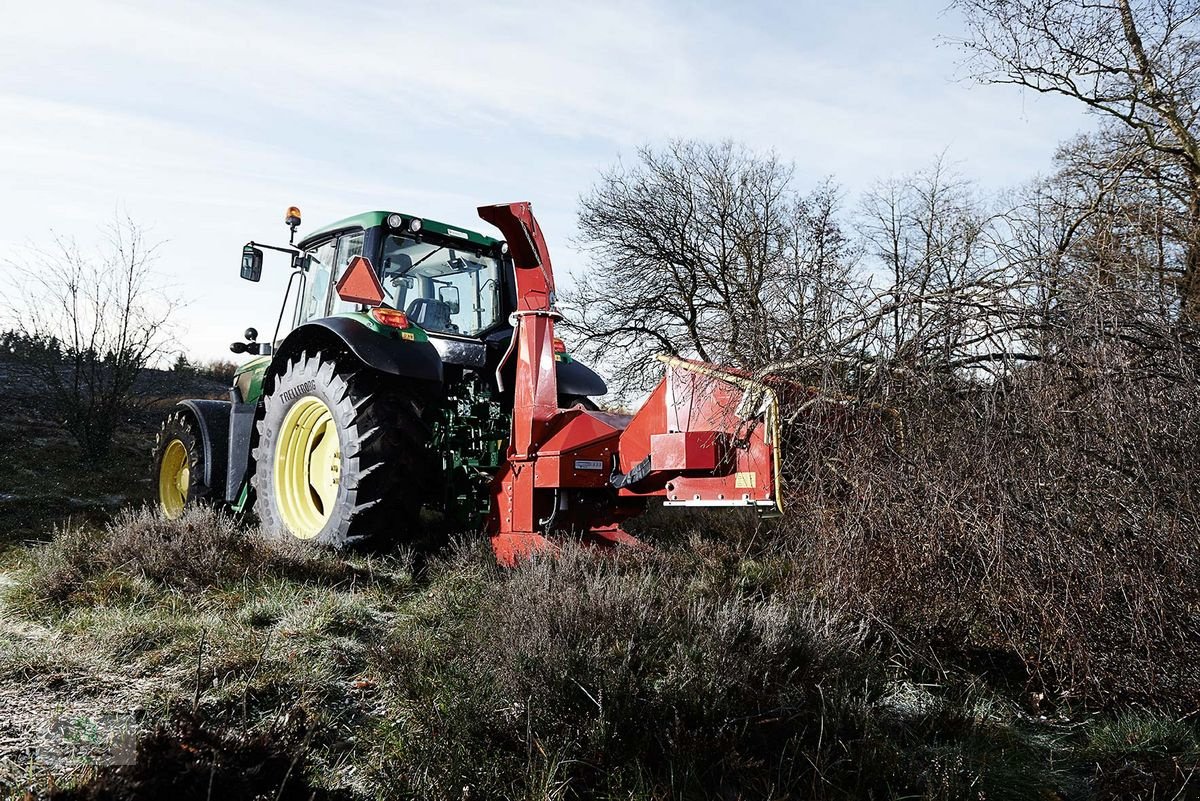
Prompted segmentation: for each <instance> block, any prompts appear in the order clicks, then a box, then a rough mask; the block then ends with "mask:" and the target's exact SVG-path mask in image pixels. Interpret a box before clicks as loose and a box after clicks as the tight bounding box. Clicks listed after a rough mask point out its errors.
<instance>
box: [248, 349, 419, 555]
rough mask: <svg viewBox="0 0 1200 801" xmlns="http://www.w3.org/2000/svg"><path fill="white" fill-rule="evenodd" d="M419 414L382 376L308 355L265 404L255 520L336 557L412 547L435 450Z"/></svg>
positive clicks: (291, 364)
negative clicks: (382, 540)
mask: <svg viewBox="0 0 1200 801" xmlns="http://www.w3.org/2000/svg"><path fill="white" fill-rule="evenodd" d="M423 439H424V437H423V435H422V428H421V425H420V421H419V415H418V413H417V407H416V405H415V404H414V402H413V401H412V399H411V398H408V397H406V396H405V395H404V394H403V393H402V392H400V391H399V390H398V388H396V387H394V386H390V385H388V384H387V383H386V382H385V381H384V380H383V379H382V377H380V376H378V375H376V374H374V373H373V372H372V371H369V370H367V369H366V368H363V367H362V366H361V365H359V364H357V363H351V360H350V359H349V358H348V357H347V358H346V359H345V361H344V362H343V363H339V362H337V361H334V360H333V359H331V358H329V357H328V356H326V355H325V354H320V353H318V354H301V355H300V356H299V357H297V358H296V359H294V360H293V361H291V362H289V364H288V365H287V367H286V368H285V369H284V371H283V373H282V374H280V375H279V376H278V377H277V378H276V379H275V384H274V387H273V389H272V390H271V393H270V394H269V395H268V396H267V398H266V399H265V409H264V414H263V418H262V420H261V421H260V422H259V424H258V447H257V448H256V449H255V451H254V460H255V473H254V479H253V480H254V485H255V491H256V497H257V500H256V501H255V511H256V512H257V513H258V517H259V520H260V521H261V522H262V524H263V525H264V527H266V528H267V529H268V530H274V531H279V532H283V533H285V534H287V535H289V536H292V537H295V538H297V539H301V540H309V541H313V542H317V543H321V544H324V545H331V546H333V547H335V548H343V547H346V546H348V545H351V544H355V543H358V542H361V541H364V540H366V539H368V538H377V537H380V535H387V536H388V538H389V539H392V538H397V537H399V538H400V539H406V540H407V539H411V538H412V537H411V533H412V531H413V529H414V528H415V527H416V526H417V523H418V516H419V509H420V494H419V492H418V487H419V486H421V484H422V482H423V481H426V480H428V476H429V473H428V466H427V465H424V464H423V460H424V458H425V457H426V455H427V453H428V451H427V448H426V446H425V443H424V441H423Z"/></svg>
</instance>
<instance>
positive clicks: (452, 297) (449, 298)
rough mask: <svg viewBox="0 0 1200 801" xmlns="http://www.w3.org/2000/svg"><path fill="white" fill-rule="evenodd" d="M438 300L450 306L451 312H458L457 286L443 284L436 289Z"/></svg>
mask: <svg viewBox="0 0 1200 801" xmlns="http://www.w3.org/2000/svg"><path fill="white" fill-rule="evenodd" d="M438 300H440V301H441V302H442V303H445V304H446V305H447V306H449V307H450V313H451V314H458V310H459V298H458V287H456V286H444V287H441V288H440V289H438Z"/></svg>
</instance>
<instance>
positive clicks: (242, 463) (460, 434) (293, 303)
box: [154, 207, 607, 548]
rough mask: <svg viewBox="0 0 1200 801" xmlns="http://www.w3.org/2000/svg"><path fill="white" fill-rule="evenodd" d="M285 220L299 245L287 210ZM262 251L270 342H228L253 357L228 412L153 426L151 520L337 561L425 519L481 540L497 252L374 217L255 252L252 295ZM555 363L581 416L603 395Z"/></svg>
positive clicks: (600, 387) (499, 405) (494, 403)
mask: <svg viewBox="0 0 1200 801" xmlns="http://www.w3.org/2000/svg"><path fill="white" fill-rule="evenodd" d="M286 220H287V223H288V225H289V226H290V227H291V229H292V237H291V240H290V241H294V239H295V232H296V228H297V227H298V226H299V224H300V212H299V210H298V209H296V208H294V207H293V208H291V209H289V210H288V214H287V218H286ZM263 249H267V250H273V251H279V252H283V253H286V254H288V256H290V265H291V276H290V278H289V280H288V284H287V290H286V292H285V295H284V299H283V304H282V308H281V310H280V314H279V319H278V323H277V325H276V330H275V332H274V335H273V336H272V338H271V340H270V342H259V341H258V335H257V332H256V331H254V329H248V330H247V331H246V335H245V338H246V340H247V341H245V342H235V343H233V345H232V346H231V350H232V351H233V352H234V353H248V354H250V355H252V356H253V357H254V358H252V359H251V360H250V361H248V362H246V363H245V364H244V365H242V366H241V367H240V368H239V369H238V371H237V373H236V376H235V378H234V382H233V386H232V387H231V389H230V399H229V400H228V401H224V400H221V401H218V400H185V401H182V402H180V403H179V404H178V405H177V406H176V407H175V409H173V410H172V412H171V413H170V414H169V415H168V416H167V418H166V419H165V421H164V422H163V425H162V429H161V431H160V433H159V435H158V438H157V441H156V445H155V451H154V464H155V471H156V476H157V482H158V499H159V502H160V504H161V507H162V510H163V512H164V513H165V514H166V515H168V516H170V517H177V516H179V515H180V514H182V512H183V510H184V508H185V507H186V506H187V505H189V504H193V503H197V502H209V503H220V504H227V505H229V506H231V507H232V508H233V509H234V510H236V511H239V512H242V511H251V510H252V511H253V512H254V513H255V514H256V515H257V516H258V518H259V520H260V521H261V522H262V523H263V525H264V526H266V527H267V528H269V529H273V530H278V531H282V532H286V533H287V534H289V535H291V536H293V537H296V538H299V539H303V540H311V541H314V542H318V543H322V544H327V545H331V546H334V547H339V548H340V547H345V546H348V545H351V544H353V543H356V542H360V541H363V540H365V539H368V538H372V537H376V536H378V535H387V536H388V537H389V538H393V539H407V538H410V537H415V536H416V526H417V521H418V520H420V519H421V518H422V517H423V515H422V510H428V511H429V512H432V513H434V517H437V516H441V517H443V518H444V519H446V520H447V521H448V522H450V523H453V524H455V525H458V526H479V525H480V524H482V522H483V517H484V516H485V515H486V514H487V511H488V507H489V492H488V487H489V483H490V482H491V480H492V478H493V476H494V475H495V474H496V471H497V469H498V468H499V467H500V466H501V465H502V464H503V463H504V461H505V453H506V448H507V441H508V437H509V433H510V425H511V417H512V409H513V393H512V389H511V387H512V374H513V372H514V370H515V366H513V365H512V364H511V362H512V361H513V360H509V359H506V355H507V354H508V352H509V351H510V348H511V346H512V344H513V342H512V340H513V330H514V329H513V324H512V322H511V319H510V315H511V314H512V313H513V311H514V310H515V309H516V308H517V298H516V288H515V282H514V274H513V264H512V260H511V258H510V257H509V254H508V246H507V244H506V243H505V242H503V241H500V240H498V239H494V238H491V237H488V236H484V235H483V234H479V233H476V232H475V231H471V230H468V229H466V228H462V227H459V226H451V225H446V224H443V223H440V222H436V221H434V220H430V219H425V218H421V217H416V216H413V215H411V214H405V213H399V212H388V211H372V212H366V213H364V214H359V215H357V216H354V217H349V218H347V219H344V220H341V221H340V222H337V223H334V224H332V225H328V226H325V227H324V228H321V229H320V230H318V231H316V232H315V233H313V234H311V235H309V236H307V237H305V238H304V239H302V240H301V241H300V242H299V243H297V244H295V245H294V246H291V245H289V246H287V247H280V246H272V245H262V244H259V243H255V242H250V243H249V244H247V245H246V247H245V248H244V249H243V253H242V268H241V277H242V278H244V279H247V280H250V281H258V280H259V279H260V277H261V274H262V266H263V258H264V254H263ZM554 351H555V354H554V361H555V369H556V373H557V386H558V398H559V405H560V407H561V408H570V407H574V406H577V405H582V406H583V407H585V408H589V409H594V408H595V406H594V404H593V403H592V402H591V401H590V400H589V398H591V397H594V396H599V395H603V394H604V393H605V392H606V391H607V389H606V387H605V384H604V381H603V380H602V379H601V378H600V377H599V376H598V375H597V374H596V373H595V372H593V371H592V370H591V369H589V368H588V367H586V366H584V365H583V364H581V363H579V362H577V361H575V360H574V359H573V358H572V357H571V356H570V355H569V354H567V353H566V351H565V348H563V347H562V345H561V343H560V342H559V341H557V340H556V341H555V343H554ZM501 365H505V366H504V367H501ZM424 517H426V518H428V517H429V515H428V514H425V515H424Z"/></svg>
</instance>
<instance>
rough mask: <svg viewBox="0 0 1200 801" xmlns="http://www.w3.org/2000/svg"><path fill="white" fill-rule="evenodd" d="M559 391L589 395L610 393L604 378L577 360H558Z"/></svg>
mask: <svg viewBox="0 0 1200 801" xmlns="http://www.w3.org/2000/svg"><path fill="white" fill-rule="evenodd" d="M555 366H556V368H557V369H556V371H555V372H556V373H557V374H558V393H559V394H560V395H587V396H589V397H595V396H597V395H605V394H607V393H608V386H607V385H605V383H604V379H603V378H601V377H600V376H598V375H597V374H596V372H595V371H594V370H593V369H592V368H590V367H588V366H587V365H583V364H580V363H579V362H577V361H575V360H571V361H563V362H558V363H557V364H556V365H555Z"/></svg>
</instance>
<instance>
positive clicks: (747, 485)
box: [734, 473, 758, 489]
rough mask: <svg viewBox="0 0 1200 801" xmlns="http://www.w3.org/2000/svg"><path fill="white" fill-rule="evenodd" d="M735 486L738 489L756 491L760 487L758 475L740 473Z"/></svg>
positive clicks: (736, 477)
mask: <svg viewBox="0 0 1200 801" xmlns="http://www.w3.org/2000/svg"><path fill="white" fill-rule="evenodd" d="M734 486H735V487H737V488H738V489H754V488H755V487H756V486H758V475H757V474H755V473H738V474H737V475H736V476H735V477H734Z"/></svg>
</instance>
